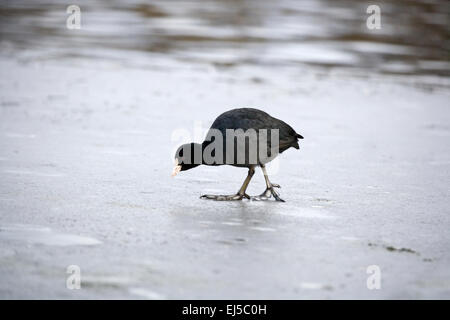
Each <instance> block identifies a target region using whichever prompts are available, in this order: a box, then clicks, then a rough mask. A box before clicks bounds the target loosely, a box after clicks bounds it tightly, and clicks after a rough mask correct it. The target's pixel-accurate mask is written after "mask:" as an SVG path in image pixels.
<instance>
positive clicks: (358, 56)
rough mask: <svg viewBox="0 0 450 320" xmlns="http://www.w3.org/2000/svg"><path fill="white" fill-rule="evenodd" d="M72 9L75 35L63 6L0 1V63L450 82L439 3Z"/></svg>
mask: <svg viewBox="0 0 450 320" xmlns="http://www.w3.org/2000/svg"><path fill="white" fill-rule="evenodd" d="M70 4H72V3H70ZM73 4H76V5H78V6H79V7H80V8H81V25H82V27H81V30H68V29H67V28H65V21H66V19H67V17H68V14H67V13H66V12H65V9H66V7H67V6H68V5H69V3H68V2H67V1H45V0H38V1H23V0H16V1H7V0H6V1H5V0H2V1H1V6H0V18H1V19H0V28H1V30H0V41H1V50H2V53H3V54H7V53H9V54H11V55H14V54H15V53H16V52H17V51H20V54H21V55H22V56H23V59H54V60H57V59H93V60H96V59H97V60H105V59H112V60H114V61H116V62H117V61H120V62H121V63H128V64H133V65H137V66H152V65H154V66H155V65H156V63H155V62H154V61H153V59H154V58H155V57H158V58H163V59H164V60H167V61H168V63H170V60H176V61H181V62H184V63H186V64H190V65H196V64H200V65H202V64H210V65H213V66H215V67H217V68H232V67H235V66H241V65H255V66H260V67H268V68H279V67H284V66H289V67H290V68H296V67H297V68H303V67H304V66H308V67H312V68H314V69H315V70H316V72H318V73H327V72H330V71H332V72H335V71H339V72H345V73H346V74H352V75H355V76H361V77H365V76H368V75H371V74H374V73H376V74H389V75H401V76H428V75H436V76H441V77H448V76H449V75H450V62H449V50H450V47H449V46H450V44H449V33H450V28H449V22H448V21H449V17H450V16H449V14H450V5H449V2H448V1H445V0H422V1H415V0H401V1H394V0H392V1H389V0H388V1H376V3H375V2H374V3H371V2H365V1H349V0H344V1H324V0H312V1H291V0H282V1H267V0H230V1H214V0H213V1H212V0H205V1H177V0H168V1H138V0H136V1H134V0H127V1H115V0H114V1H98V0H93V1H77V2H76V3H75V2H74V3H73ZM370 4H376V5H378V6H379V7H380V9H381V26H382V27H381V29H374V30H369V29H368V28H367V27H366V19H367V17H368V16H369V14H367V13H366V9H367V7H368V6H369V5H370ZM157 66H158V67H164V64H163V63H161V61H159V62H158V63H157Z"/></svg>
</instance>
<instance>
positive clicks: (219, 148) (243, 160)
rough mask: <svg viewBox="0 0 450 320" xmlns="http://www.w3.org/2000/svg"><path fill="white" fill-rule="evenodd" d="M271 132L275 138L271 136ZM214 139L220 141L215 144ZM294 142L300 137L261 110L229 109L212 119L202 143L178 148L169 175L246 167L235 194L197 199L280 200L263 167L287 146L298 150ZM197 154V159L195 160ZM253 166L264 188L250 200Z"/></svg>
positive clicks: (283, 123)
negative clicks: (261, 176)
mask: <svg viewBox="0 0 450 320" xmlns="http://www.w3.org/2000/svg"><path fill="white" fill-rule="evenodd" d="M229 131H231V132H232V134H233V135H232V136H229V135H228V134H229ZM274 132H275V135H274V136H272V134H273V133H274ZM217 139H221V140H219V141H217ZM274 139H275V140H274ZM298 139H303V137H302V136H301V135H300V134H298V133H297V132H295V130H294V129H293V128H292V127H291V126H290V125H288V124H287V123H286V122H284V121H282V120H280V119H277V118H274V117H272V116H270V115H269V114H268V113H266V112H264V111H261V110H258V109H254V108H239V109H233V110H229V111H227V112H224V113H222V114H221V115H219V116H218V117H217V118H216V120H214V122H213V124H212V125H211V128H210V129H209V131H208V134H207V136H206V139H205V141H203V143H202V144H198V143H189V144H184V145H182V146H181V147H180V148H178V150H177V152H176V154H175V160H176V161H175V168H174V171H173V173H172V175H173V176H175V175H176V174H178V172H180V171H185V170H189V169H192V168H195V167H197V166H199V165H212V166H217V165H223V164H227V165H232V166H236V167H246V168H248V175H247V178H246V179H245V181H244V183H243V184H242V187H241V188H240V189H239V191H238V193H237V194H234V195H229V196H224V195H204V196H202V197H201V198H203V199H214V200H241V199H243V198H248V199H250V198H251V199H255V200H266V199H269V198H270V197H271V196H273V197H274V198H275V199H276V200H277V201H284V200H282V199H281V198H280V197H279V194H278V193H277V192H276V191H275V190H274V188H279V187H280V186H279V185H277V184H274V183H271V182H270V181H269V177H268V176H267V172H266V169H265V164H266V163H268V162H269V161H271V160H273V159H274V158H275V157H276V156H278V154H280V153H282V152H284V151H286V150H287V149H289V148H291V147H292V148H295V149H299V145H298ZM272 140H274V141H272ZM261 148H263V149H265V150H263V149H261ZM199 154H200V157H198V155H199ZM205 154H206V155H207V156H208V157H209V158H208V160H205ZM210 160H212V161H210ZM256 166H260V167H261V169H262V171H263V173H264V178H265V181H266V187H267V188H266V190H265V191H264V192H263V193H262V194H261V195H260V196H257V197H250V196H249V195H247V194H246V193H245V191H246V189H247V187H248V184H249V183H250V180H251V178H252V177H253V174H254V173H255V167H256Z"/></svg>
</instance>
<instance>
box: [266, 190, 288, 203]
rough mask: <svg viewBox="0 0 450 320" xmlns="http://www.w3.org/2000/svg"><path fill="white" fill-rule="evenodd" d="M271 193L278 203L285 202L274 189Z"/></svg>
mask: <svg viewBox="0 0 450 320" xmlns="http://www.w3.org/2000/svg"><path fill="white" fill-rule="evenodd" d="M270 191H271V192H272V195H273V197H274V198H275V200H276V201H280V202H285V201H284V200H283V199H281V198H280V195H279V194H278V192H276V191H275V190H274V189H273V188H272V189H270Z"/></svg>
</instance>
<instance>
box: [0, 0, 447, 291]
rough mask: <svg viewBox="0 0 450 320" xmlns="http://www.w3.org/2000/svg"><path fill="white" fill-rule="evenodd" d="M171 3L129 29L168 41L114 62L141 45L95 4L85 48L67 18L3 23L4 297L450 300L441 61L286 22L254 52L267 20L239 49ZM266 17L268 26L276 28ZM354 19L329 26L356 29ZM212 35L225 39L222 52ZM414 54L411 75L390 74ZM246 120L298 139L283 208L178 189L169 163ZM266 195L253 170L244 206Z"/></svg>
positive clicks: (202, 189)
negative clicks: (241, 117)
mask: <svg viewBox="0 0 450 320" xmlns="http://www.w3.org/2000/svg"><path fill="white" fill-rule="evenodd" d="M93 3H97V2H93ZM158 3H159V2H158ZM208 3H209V4H210V5H211V6H213V4H214V3H215V2H214V1H211V2H208ZM263 3H266V2H263ZM282 3H283V4H285V6H286V7H287V8H284V9H283V8H282V9H283V10H287V11H282V12H284V13H283V14H284V15H287V16H289V15H293V14H294V15H295V12H294V11H292V10H291V11H289V10H290V5H291V4H292V2H290V1H286V2H282ZM159 5H160V7H158V6H157V8H159V9H161V10H162V11H160V12H159V13H158V11H155V10H156V9H155V8H153V7H148V8H147V7H140V9H139V10H138V13H139V16H142V15H144V16H145V14H147V15H150V16H151V17H154V16H155V15H160V17H159V18H161V19H166V20H155V21H156V22H154V24H155V25H153V24H152V25H151V26H150V27H149V29H145V28H144V27H143V25H142V24H140V23H136V24H133V25H132V26H130V28H131V27H133V28H136V29H133V30H135V31H136V33H137V34H138V35H139V36H140V37H141V38H140V39H142V38H145V36H148V35H149V34H147V33H145V32H148V30H151V31H152V32H153V33H152V32H151V33H150V35H152V36H154V37H150V38H151V39H152V40H155V42H154V43H153V42H151V43H150V44H148V43H147V44H146V47H145V48H144V49H143V48H141V47H138V48H134V49H133V50H130V51H123V50H122V49H123V48H117V46H118V44H123V43H124V42H123V41H126V40H128V41H129V42H132V44H130V43H128V42H125V43H126V45H127V46H131V45H133V44H135V43H134V42H133V41H134V40H135V39H134V38H131V37H129V39H127V37H126V34H125V36H124V37H123V38H114V37H112V36H111V37H110V34H109V33H108V32H111V29H109V28H105V29H102V28H101V26H102V25H104V24H102V23H99V22H98V20H100V21H106V22H110V21H111V20H113V21H116V20H114V19H118V21H125V20H127V19H125V18H124V16H122V15H120V14H119V13H118V12H116V15H112V17H113V18H111V17H109V18H106V17H105V19H104V20H102V19H100V16H98V15H95V14H94V13H95V10H94V8H91V9H92V10H88V11H89V13H88V16H87V17H88V18H89V19H92V20H91V21H95V23H92V25H95V26H96V28H97V29H96V28H93V27H92V29H89V28H91V27H90V25H89V23H88V22H89V19H88V20H84V21H85V22H86V28H87V30H88V31H89V32H91V33H89V32H87V33H85V34H83V33H80V34H78V36H77V37H78V38H76V39H75V40H74V39H72V40H70V41H69V40H67V39H66V40H64V36H67V32H68V31H67V30H65V29H61V31H59V32H61V34H59V33H58V32H57V31H55V30H57V29H55V30H53V29H51V26H54V25H55V24H56V23H57V22H55V21H57V20H58V19H59V18H58V17H59V16H58V15H55V13H54V12H56V11H50V12H45V13H42V12H40V13H39V12H38V13H37V14H38V15H39V16H41V17H45V19H44V20H38V19H35V20H33V14H35V13H36V12H35V11H30V12H31V13H28V15H25V16H23V17H22V18H21V19H15V20H14V21H16V22H15V23H16V27H17V28H9V29H8V30H6V29H4V28H3V27H2V33H1V35H2V38H1V39H2V41H1V42H0V48H1V49H2V54H1V56H0V73H1V77H0V298H4V299H5V298H8V299H9V298H62V299H77V298H88V299H98V298H129V299H140V298H141V299H196V298H199V299H207V298H209V299H216V298H217V299H265V298H267V299H317V298H318V299H339V298H344V299H346V298H357V299H377V298H385V299H397V298H400V299H412V298H418V299H428V298H447V299H448V298H450V250H449V248H450V233H449V232H448V230H449V227H450V212H449V205H450V200H449V199H450V197H449V193H450V184H449V181H450V144H449V138H450V112H449V109H448V107H449V103H448V101H449V98H450V82H449V78H448V77H447V75H448V70H449V65H448V61H437V60H436V57H437V56H441V55H442V48H437V47H434V50H437V53H436V51H433V50H431V51H429V52H427V53H424V52H423V51H420V50H418V48H419V45H418V44H414V40H411V41H410V42H409V43H402V44H401V45H399V46H394V47H392V46H389V43H385V44H381V43H379V42H377V44H378V45H375V46H374V44H373V42H370V41H369V42H368V41H367V39H362V40H361V39H360V38H358V37H356V38H355V39H353V40H354V41H353V40H352V41H351V43H352V45H351V46H350V47H347V46H346V44H347V43H346V42H344V43H343V42H336V41H338V40H339V41H347V40H348V39H347V40H342V39H341V38H338V36H339V35H337V34H331V35H330V33H329V30H328V29H333V28H332V27H333V24H331V26H330V25H323V26H315V28H319V29H320V28H324V29H325V30H322V31H320V30H312V31H311V30H308V29H307V28H306V26H303V25H300V26H299V25H297V24H295V23H294V22H293V21H294V20H283V21H291V23H292V24H291V25H290V27H288V26H286V25H284V26H280V30H283V32H284V33H282V34H280V38H281V39H280V38H275V39H274V38H270V37H268V38H266V39H265V40H261V41H259V40H258V39H259V38H260V37H263V35H266V36H267V33H265V31H267V30H266V29H267V28H269V26H267V25H265V24H264V23H258V21H256V22H254V26H253V28H250V27H248V26H247V27H248V28H243V29H244V30H245V34H246V36H247V37H249V38H250V39H248V38H245V39H241V38H239V37H238V38H236V35H235V34H234V33H233V32H234V31H236V30H234V31H233V30H230V29H221V28H219V27H218V28H216V29H214V28H213V26H209V27H204V26H203V25H202V24H201V23H199V21H202V22H203V23H204V21H203V20H202V19H206V20H208V19H207V18H205V17H208V15H207V14H206V13H205V12H203V11H201V12H197V11H195V10H193V12H194V13H193V14H192V15H191V16H192V17H194V18H192V19H193V20H194V21H187V20H183V19H181V18H180V15H181V14H180V13H177V12H170V10H169V9H173V10H175V9H174V8H176V7H175V6H174V7H171V8H165V7H164V4H163V3H159ZM216 5H217V4H216ZM205 8H206V9H205V10H206V11H207V12H210V11H211V12H214V8H216V7H214V6H213V7H212V9H211V8H210V7H209V6H205ZM208 8H209V9H208ZM150 9H151V10H150ZM197 9H198V8H197ZM319 9H320V8H315V7H309V6H307V7H305V8H303V9H302V10H300V11H299V12H298V14H300V15H304V14H305V12H309V13H313V12H316V13H317V14H318V13H319V12H321V11H320V10H319ZM8 10H10V11H8ZM15 10H19V9H17V8H16V9H14V8H9V9H7V10H6V9H4V10H3V11H2V12H3V13H4V12H7V15H9V17H15V16H14V15H15V14H17V11H15ZM20 10H25V9H23V8H22V9H20ZM20 10H19V11H20ZM27 10H31V9H27ZM55 10H56V9H55ZM105 10H106V9H105ZM264 10H266V11H264ZM264 10H263V9H261V10H260V11H258V12H260V14H261V16H262V17H266V15H265V14H264V12H266V14H267V12H278V11H276V10H275V11H273V10H272V9H271V8H265V9H264ZM280 10H281V9H280ZM308 10H309V11H308ZM175 11H176V10H175ZM11 12H12V13H11ZM26 12H28V11H26ZM121 12H122V13H123V15H126V14H131V13H130V11H121ZM142 12H144V13H145V14H144V13H142ZM227 12H228V11H227ZM346 12H347V11H345V10H338V9H336V10H331V11H330V12H329V13H330V14H334V15H335V16H339V15H338V13H340V14H341V16H340V17H341V18H342V19H344V20H345V19H347V18H346V17H348V15H346ZM62 13H63V14H62V15H63V16H64V17H65V13H64V10H63V11H62ZM191 13H192V12H191ZM21 14H23V13H21ZM134 14H136V13H134ZM202 14H203V15H202ZM430 15H431V13H430ZM223 16H226V17H227V15H223ZM228 16H229V17H233V16H234V14H233V12H229V13H228ZM30 17H31V18H30ZM436 17H437V18H436V23H437V24H438V22H439V21H440V20H439V19H438V17H439V14H438V13H436ZM269 18H270V19H272V20H270V19H269ZM269 18H268V19H269V20H268V21H279V19H281V18H280V17H279V16H278V15H276V14H274V15H270V16H269ZM30 19H31V20H30ZM108 19H109V20H108ZM195 19H197V20H195ZM261 19H262V18H261ZM2 21H3V23H4V21H6V20H2ZM11 21H12V20H11ZM36 21H38V22H36ZM143 21H144V20H143ZM143 21H140V20H137V22H142V23H143ZM152 21H153V20H152ZM208 21H210V20H208ZM211 21H212V20H211ZM211 21H210V22H211ZM262 21H266V20H264V19H263V20H262ZM298 21H303V22H298ZM298 21H297V23H300V24H302V23H305V20H298ZM11 23H12V22H11ZM33 23H37V24H43V25H42V26H41V27H43V28H44V27H45V28H44V30H50V31H49V32H48V33H46V36H44V35H42V37H41V38H40V39H41V40H42V42H39V41H35V40H33V39H34V38H33V37H32V36H31V35H33V32H31V31H30V34H28V33H27V32H25V31H24V30H25V29H26V27H27V26H30V25H34V24H33ZM221 23H224V24H233V23H234V20H231V21H225V22H223V21H222V22H221ZM336 23H338V22H336ZM353 23H354V24H356V25H359V24H360V21H353ZM306 24H307V25H309V26H311V25H312V24H311V23H305V25H306ZM106 25H108V23H106ZM219 25H220V21H219ZM275 25H276V24H271V26H275ZM121 26H122V27H123V25H121ZM162 26H163V27H164V28H166V30H165V31H166V32H159V31H161V30H160V29H159V28H160V27H162ZM180 26H182V28H181V27H180ZM189 26H190V27H191V29H186V28H187V27H189ZM202 26H203V27H202ZM122 27H118V31H117V30H116V29H114V30H115V31H117V32H118V33H119V34H121V32H124V31H123V29H121V28H122ZM195 27H197V28H195ZM141 28H143V29H141ZM305 28H306V29H305ZM311 28H312V27H311ZM181 29H183V30H188V31H186V32H187V33H188V35H189V36H190V38H183V37H187V35H186V34H184V35H180V34H179V30H181ZM269 29H270V28H269ZM52 30H53V31H52ZM139 30H141V31H142V32H141V33H139V32H138V31H139ZM158 30H159V31H158ZM218 30H222V31H223V32H224V34H222V37H219V38H220V39H219V40H218V39H215V40H214V39H210V38H209V37H210V36H211V34H214V35H215V36H217V34H219V35H220V32H219V31H218ZM286 30H289V31H290V32H292V33H289V32H288V33H287V34H286V32H287V31H286ZM301 30H302V32H304V31H305V30H306V31H308V32H309V33H308V34H310V33H314V34H316V35H320V36H321V37H322V38H321V41H328V40H326V35H329V36H332V37H336V38H333V39H332V40H333V41H331V40H330V41H331V42H326V43H327V46H325V47H322V46H321V45H320V44H319V45H318V44H317V43H316V42H314V41H313V42H307V41H305V42H303V41H297V40H296V39H302V40H305V39H306V38H307V37H306V35H305V39H304V38H302V34H301V33H299V32H300V31H301ZM169 31H170V32H169ZM225 31H228V33H227V32H225ZM316 31H317V32H316ZM344 31H345V30H344ZM102 32H104V35H103V37H99V36H98V35H100V34H102ZM336 32H337V31H336ZM115 34H116V35H117V33H115ZM157 35H159V37H160V38H158V37H157ZM258 35H259V37H258ZM95 36H97V38H96V37H95ZM194 36H196V37H197V38H195V37H194ZM399 37H401V35H399ZM263 38H264V37H263ZM17 39H20V41H18V40H17ZM120 39H122V40H123V41H119V40H120ZM230 39H231V40H230ZM33 41H35V42H36V43H33ZM66 41H69V42H68V43H79V44H81V45H80V47H70V46H62V45H61V44H67V42H66ZM71 41H73V42H71ZM95 41H98V43H97V42H95ZM404 41H405V42H408V40H407V39H406V40H404ZM430 41H431V40H430ZM172 42H173V43H176V45H174V46H175V47H170V48H167V50H160V47H161V45H162V44H166V45H167V43H172ZM240 42H242V43H245V45H242V46H239V45H236V44H239V43H240ZM387 42H389V41H387ZM228 43H231V44H233V45H235V46H236V47H233V46H231V47H230V48H229V50H226V48H227V47H228V45H227V44H228ZM274 43H275V44H277V45H274ZM299 43H303V44H302V45H295V44H299ZM330 43H331V44H332V45H331V47H329V46H328V45H329V44H330ZM54 44H58V45H54ZM137 44H139V45H142V46H144V44H143V43H142V42H139V41H136V45H137ZM197 44H203V46H200V47H196V45H197ZM278 44H279V45H278ZM52 45H54V46H53V47H52ZM151 45H155V47H152V46H151ZM22 46H24V47H22ZM102 46H105V47H107V48H102ZM148 46H150V49H149V47H148ZM344 47H345V48H351V49H350V50H341V49H342V48H344ZM111 48H114V50H113V49H111ZM163 48H165V47H164V46H163ZM194 48H197V49H198V50H194ZM214 48H215V50H213V49H214ZM91 49H92V51H91ZM263 49H264V50H263ZM145 50H147V51H145ZM143 51H145V52H143ZM386 51H387V52H389V53H390V54H387V53H386ZM367 52H369V53H370V54H368V55H367V54H366V53H367ZM417 52H419V53H417ZM259 53H261V54H259ZM421 54H423V56H421ZM405 55H407V56H410V57H414V59H412V60H411V59H405V61H407V62H405V64H402V65H401V67H403V69H401V68H400V69H401V70H402V71H401V72H397V71H398V70H399V69H398V68H397V69H396V67H398V66H399V64H398V60H397V59H400V57H404V56H405ZM102 57H104V59H103V58H102ZM255 57H260V58H261V60H258V61H256V60H255V59H256V58H255ZM361 57H363V58H364V57H366V58H367V57H370V59H363V58H361ZM379 57H382V59H385V60H381V61H384V62H385V64H383V63H380V62H379V61H380V60H379V59H378V58H379ZM430 59H431V60H433V59H434V60H433V61H434V63H430V62H429V60H430ZM311 60H312V61H311ZM413 60H414V61H415V62H414V63H412V62H411V61H413ZM417 61H421V63H416V62H417ZM427 61H428V63H427ZM436 67H438V69H439V72H434V71H433V70H435V69H433V68H436ZM430 68H431V69H430ZM394 69H395V70H397V71H396V72H393V71H392V70H394ZM405 70H406V71H405ZM234 107H257V108H260V109H263V110H264V111H266V112H268V113H270V114H271V115H273V116H275V117H277V118H280V119H283V120H285V121H286V122H288V123H289V124H290V125H291V126H292V127H293V128H294V129H295V130H296V131H297V132H299V133H300V134H302V135H303V136H304V137H305V139H304V140H302V141H300V150H294V149H291V150H289V151H286V152H285V153H283V155H282V156H280V157H279V161H276V162H274V164H273V165H272V167H271V168H269V176H270V178H271V180H272V181H273V182H275V183H278V184H280V185H281V186H282V188H281V190H280V192H281V197H282V198H283V199H284V200H286V203H276V202H273V201H267V202H255V201H247V200H244V201H239V202H215V201H207V200H200V199H199V196H200V195H202V194H204V193H225V194H227V193H230V194H231V193H234V192H236V191H237V190H238V188H239V187H240V185H241V184H242V181H243V180H244V178H245V176H246V174H247V173H246V170H245V169H238V168H233V167H226V166H223V167H219V168H208V167H204V166H202V167H198V168H196V169H193V170H190V171H187V172H182V173H180V174H179V175H178V176H177V177H176V178H171V177H170V173H171V171H172V168H173V154H174V151H175V148H176V147H177V146H179V145H180V144H181V143H184V142H187V141H196V142H201V140H202V139H203V133H204V130H206V129H208V128H209V126H210V125H211V123H212V121H213V120H214V119H215V117H216V116H218V115H219V114H220V113H222V112H224V111H226V110H228V109H231V108H234ZM264 189H265V185H264V180H263V176H262V174H261V171H260V170H259V169H258V170H257V172H256V174H255V177H254V179H253V180H252V182H251V184H250V187H249V190H248V193H249V194H250V195H256V194H260V193H261V192H262V191H263V190H264ZM69 265H77V266H79V267H80V269H81V289H80V290H69V289H67V288H66V279H67V277H68V276H69V275H68V274H67V273H66V269H67V267H68V266H69ZM372 265H376V266H378V267H379V268H380V270H381V279H382V280H381V288H380V289H379V290H369V289H368V288H367V285H366V281H367V278H368V277H369V274H367V272H366V271H367V268H368V267H369V266H372Z"/></svg>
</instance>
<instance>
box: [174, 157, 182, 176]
mask: <svg viewBox="0 0 450 320" xmlns="http://www.w3.org/2000/svg"><path fill="white" fill-rule="evenodd" d="M180 171H181V165H179V164H178V159H175V168H173V171H172V177H175V176H176V175H177V174H178V172H180Z"/></svg>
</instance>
